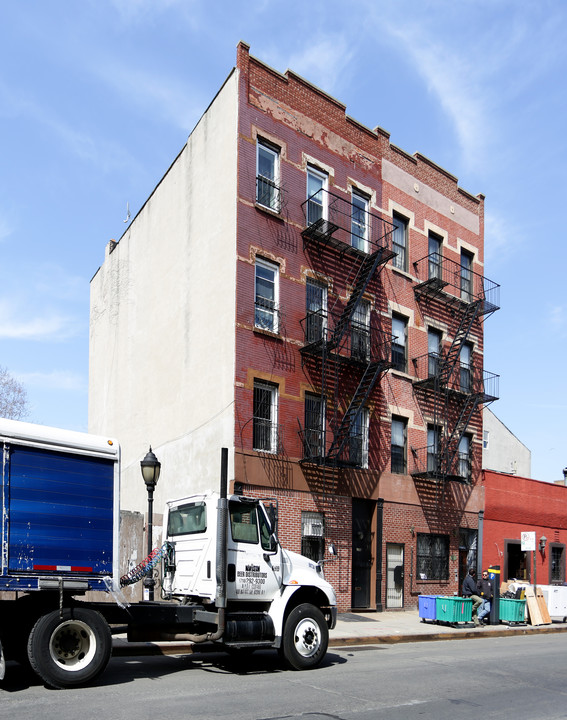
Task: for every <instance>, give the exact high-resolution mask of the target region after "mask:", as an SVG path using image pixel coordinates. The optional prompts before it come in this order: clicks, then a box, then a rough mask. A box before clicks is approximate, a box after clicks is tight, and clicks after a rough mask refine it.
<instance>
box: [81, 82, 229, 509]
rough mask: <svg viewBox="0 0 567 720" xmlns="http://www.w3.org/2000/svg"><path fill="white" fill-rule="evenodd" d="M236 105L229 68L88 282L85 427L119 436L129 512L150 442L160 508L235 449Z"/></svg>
mask: <svg viewBox="0 0 567 720" xmlns="http://www.w3.org/2000/svg"><path fill="white" fill-rule="evenodd" d="M237 109H238V71H236V70H235V71H234V72H233V73H232V74H231V75H230V76H229V78H228V80H227V81H226V83H225V84H224V86H223V87H222V89H221V90H220V91H219V93H218V95H217V96H216V98H215V99H214V101H213V102H212V104H211V105H210V106H209V108H208V110H207V111H206V112H205V114H204V115H203V116H202V118H201V120H200V121H199V123H198V124H197V126H196V127H195V129H194V130H193V132H192V133H191V135H190V137H189V139H188V141H187V145H186V146H185V147H184V148H183V150H182V151H181V153H180V154H179V156H178V157H177V159H176V160H175V162H174V163H173V165H172V166H171V168H170V169H169V170H168V172H167V173H166V175H165V176H164V178H163V179H162V180H161V182H160V184H159V185H158V186H157V187H156V189H155V190H154V192H153V193H152V195H151V196H150V198H149V199H148V200H147V201H146V203H145V205H144V206H143V208H142V209H141V210H140V212H139V213H138V215H137V216H136V217H135V218H134V220H133V221H132V224H131V225H130V227H129V228H128V230H127V231H126V233H125V234H124V236H123V237H122V238H121V240H120V242H119V243H118V244H117V245H116V246H115V247H114V249H113V251H112V252H109V249H107V256H106V258H105V260H104V264H103V265H102V267H101V268H100V269H99V270H98V272H97V273H96V275H95V276H94V278H93V279H92V281H91V316H90V350H89V361H90V368H89V431H90V432H95V433H100V432H104V433H105V434H112V435H113V436H115V437H116V438H118V439H119V441H120V443H121V446H122V459H123V465H122V492H121V502H122V508H123V509H126V510H136V511H140V512H143V511H144V510H145V509H146V507H147V495H146V492H145V488H144V485H143V481H142V477H141V473H140V460H141V459H142V458H143V457H144V455H145V454H146V452H147V450H148V447H149V445H150V444H151V446H152V449H153V450H154V452H155V454H156V455H157V457H158V459H159V460H160V462H161V463H162V471H161V477H160V480H159V483H158V487H157V489H156V493H155V510H156V513H160V512H161V508H162V506H163V504H164V502H165V500H166V499H167V498H171V497H179V496H183V495H187V494H189V493H193V492H201V491H203V490H206V489H209V488H211V487H212V488H215V489H216V488H217V487H218V482H219V473H220V448H221V447H223V446H224V447H228V448H229V457H230V458H232V456H233V445H234V368H235V347H234V323H235V303H236V299H235V298H236V198H237V117H238V113H237ZM229 473H230V476H232V467H231V468H230V470H229Z"/></svg>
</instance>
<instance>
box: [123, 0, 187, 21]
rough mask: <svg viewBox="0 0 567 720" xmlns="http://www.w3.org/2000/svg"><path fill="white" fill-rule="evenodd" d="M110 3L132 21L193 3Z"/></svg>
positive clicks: (151, 0) (150, 0) (132, 0)
mask: <svg viewBox="0 0 567 720" xmlns="http://www.w3.org/2000/svg"><path fill="white" fill-rule="evenodd" d="M111 2H112V5H113V6H114V7H115V9H116V10H117V11H118V12H119V14H120V15H121V16H122V18H123V19H125V20H127V21H129V22H132V21H135V20H145V19H146V18H147V17H148V16H151V15H157V14H159V13H162V12H164V11H166V10H168V9H169V8H171V7H174V6H176V5H178V6H182V7H183V6H187V5H188V4H190V5H193V4H194V3H193V2H191V0H158V2H156V0H111Z"/></svg>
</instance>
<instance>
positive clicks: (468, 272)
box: [461, 250, 473, 302]
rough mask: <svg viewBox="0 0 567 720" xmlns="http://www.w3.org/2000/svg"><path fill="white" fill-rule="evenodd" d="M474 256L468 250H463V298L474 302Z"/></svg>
mask: <svg viewBox="0 0 567 720" xmlns="http://www.w3.org/2000/svg"><path fill="white" fill-rule="evenodd" d="M472 264H473V256H472V255H471V253H470V252H467V251H466V250H461V299H462V300H466V302H472V299H473V273H472Z"/></svg>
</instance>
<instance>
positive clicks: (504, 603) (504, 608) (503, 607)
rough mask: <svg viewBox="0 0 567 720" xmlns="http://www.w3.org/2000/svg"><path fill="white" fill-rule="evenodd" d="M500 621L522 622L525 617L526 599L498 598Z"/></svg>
mask: <svg viewBox="0 0 567 720" xmlns="http://www.w3.org/2000/svg"><path fill="white" fill-rule="evenodd" d="M499 607H500V621H501V622H509V623H511V622H524V621H525V619H526V601H525V600H513V599H512V598H502V597H501V598H500V600H499Z"/></svg>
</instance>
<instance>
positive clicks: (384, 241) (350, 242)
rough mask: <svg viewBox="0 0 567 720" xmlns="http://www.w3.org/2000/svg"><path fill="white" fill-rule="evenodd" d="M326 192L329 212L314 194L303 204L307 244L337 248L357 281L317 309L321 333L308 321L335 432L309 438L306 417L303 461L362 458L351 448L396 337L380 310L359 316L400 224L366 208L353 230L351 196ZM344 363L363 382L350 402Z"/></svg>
mask: <svg viewBox="0 0 567 720" xmlns="http://www.w3.org/2000/svg"><path fill="white" fill-rule="evenodd" d="M322 192H324V193H325V200H326V201H327V202H326V207H327V214H326V216H325V217H323V216H321V217H315V218H313V217H311V212H310V199H308V200H307V201H306V202H305V203H304V205H303V210H304V214H305V219H306V227H305V229H304V230H303V232H302V236H303V239H304V242H305V243H306V245H309V246H311V248H312V249H314V251H315V252H317V253H324V252H330V253H333V254H334V255H335V256H336V257H338V260H339V264H340V267H341V268H343V269H344V268H347V267H349V268H350V276H351V277H353V280H352V282H351V283H349V284H350V285H351V287H352V290H351V293H350V296H349V298H348V300H347V301H346V302H345V303H344V304H342V303H341V300H340V299H339V298H337V300H336V302H335V303H334V306H333V307H332V308H331V309H330V310H326V309H325V310H322V309H321V310H319V311H318V313H319V317H318V318H317V319H318V324H317V328H318V332H316V333H315V334H313V332H309V330H308V328H309V327H311V328H312V327H313V323H312V322H311V321H312V319H313V314H311V315H310V314H308V315H307V317H306V318H304V320H303V321H302V324H303V326H304V329H305V345H304V347H303V348H302V349H301V352H302V354H303V356H304V358H305V357H306V356H310V357H311V358H314V359H315V360H316V361H317V363H318V369H319V371H320V385H321V387H320V394H321V405H322V407H324V408H326V418H325V419H324V421H323V425H324V426H325V427H326V426H327V425H328V427H329V428H330V430H331V434H332V437H331V438H327V437H326V433H325V431H324V432H323V436H322V438H321V441H320V442H318V443H315V444H313V443H309V442H307V443H306V442H305V438H306V437H307V435H306V433H305V430H304V429H303V428H302V427H301V423H300V434H301V435H302V436H303V438H304V457H303V461H304V462H310V463H316V464H319V465H331V466H337V465H349V464H357V462H356V459H354V460H353V457H352V453H351V452H349V449H351V443H352V439H353V429H354V428H355V427H356V424H357V422H358V421H359V418H360V415H361V413H362V412H363V409H364V408H365V406H366V405H367V402H368V399H369V398H370V396H371V394H372V391H373V389H374V388H375V387H376V384H377V383H378V382H379V380H380V377H381V376H382V374H383V373H384V372H385V371H386V370H388V369H389V368H390V367H391V336H390V335H387V334H386V333H384V332H383V331H382V330H381V329H380V328H379V327H377V326H376V323H375V320H373V319H372V316H374V315H376V314H375V313H370V312H369V313H368V322H367V323H366V322H365V323H362V324H361V323H357V321H356V316H357V313H358V312H359V311H360V307H361V303H362V302H363V301H364V294H365V292H366V291H367V289H368V287H369V285H370V283H371V282H372V281H373V280H375V279H376V277H377V275H378V274H379V273H380V272H381V270H382V269H383V267H384V266H385V264H386V263H387V262H388V260H390V259H391V258H392V257H393V256H394V255H395V253H394V252H392V250H391V249H390V248H389V246H388V245H389V236H390V234H391V232H392V230H393V226H392V225H391V223H389V222H387V221H384V220H383V219H382V218H380V217H379V216H378V215H375V214H373V213H370V212H366V213H365V214H364V217H363V218H362V219H361V215H360V211H359V213H358V215H357V223H356V231H354V230H353V223H352V206H351V203H350V201H349V200H347V199H345V198H341V197H340V196H338V195H335V194H333V193H329V192H327V191H319V193H322ZM345 369H347V370H348V375H349V378H350V380H351V381H352V380H354V383H356V388H355V389H354V391H353V392H352V393H351V397H350V401H345V398H344V392H343V388H342V387H341V385H342V383H341V382H340V378H341V377H342V378H343V379H344V372H345ZM345 406H346V410H345V409H344V408H345ZM325 420H326V422H325Z"/></svg>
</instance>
